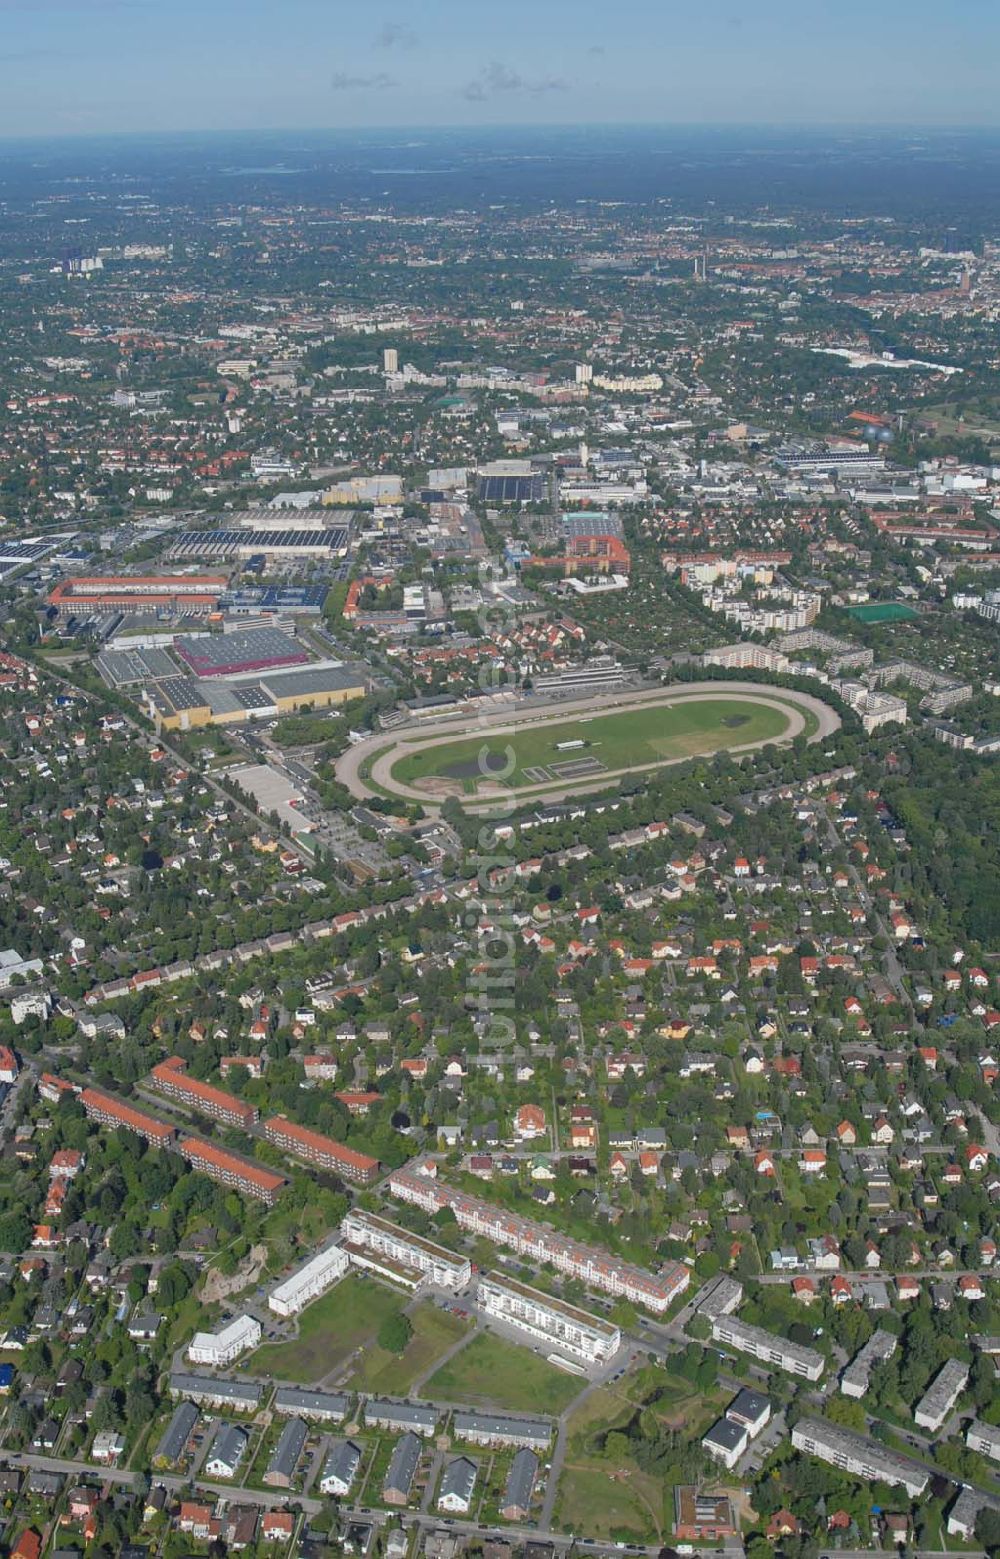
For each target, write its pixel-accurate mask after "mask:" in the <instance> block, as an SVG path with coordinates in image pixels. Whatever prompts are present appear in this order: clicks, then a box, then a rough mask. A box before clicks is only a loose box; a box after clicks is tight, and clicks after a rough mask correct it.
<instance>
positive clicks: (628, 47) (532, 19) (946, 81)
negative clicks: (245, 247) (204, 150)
mask: <svg viewBox="0 0 1000 1559" xmlns="http://www.w3.org/2000/svg"><path fill="white" fill-rule="evenodd" d="M0 14H2V16H3V18H4V21H5V24H6V25H5V29H4V37H3V42H2V44H0V136H4V137H10V136H39V135H81V134H88V133H90V134H105V133H139V132H143V131H153V132H155V131H168V132H169V131H179V130H207V131H211V130H218V131H227V130H242V129H246V130H264V129H300V128H301V129H324V128H329V129H350V128H358V129H374V128H379V127H387V128H390V127H394V126H398V127H413V128H420V127H426V128H430V127H434V126H452V125H455V126H461V125H469V126H486V125H491V124H497V125H518V124H524V125H529V124H539V125H546V124H548V125H553V124H566V123H575V124H581V123H595V124H599V123H613V124H629V123H645V124H720V125H724V124H764V123H766V124H772V125H782V124H784V125H790V126H792V125H796V124H802V125H826V124H829V125H844V126H847V125H857V124H869V125H873V126H874V125H880V124H882V125H887V126H900V127H903V126H913V127H922V126H926V127H928V128H931V127H934V126H970V127H976V126H979V127H991V126H996V125H998V124H1000V110H998V108H997V99H996V90H995V84H994V79H993V78H994V75H995V61H996V58H997V57H998V53H1000V11H998V9H997V8H996V7H994V6H990V5H988V4H987V3H986V0H953V3H952V4H951V6H948V7H943V6H939V5H932V4H930V3H929V0H909V3H904V0H881V3H880V4H878V5H875V6H873V5H871V4H870V3H866V4H862V3H860V0H841V3H840V4H838V5H836V6H833V5H828V6H822V7H821V6H819V5H817V4H816V3H815V0H813V3H812V4H810V3H809V0H806V3H805V4H803V3H801V0H757V3H756V4H755V5H753V6H750V5H747V4H746V0H698V3H697V4H693V3H692V4H683V5H682V4H680V3H677V0H617V3H616V4H614V5H611V6H609V5H607V4H604V3H601V4H598V3H597V0H506V3H505V4H504V5H503V6H489V7H487V6H481V7H477V6H475V5H471V6H470V5H469V4H468V0H424V3H423V4H421V5H417V4H416V3H406V0H381V3H379V0H376V3H375V4H373V5H371V6H358V5H357V4H355V3H354V0H282V3H281V4H280V5H279V4H278V3H277V0H200V3H195V0H171V4H170V5H169V6H165V5H163V4H162V3H155V0H0Z"/></svg>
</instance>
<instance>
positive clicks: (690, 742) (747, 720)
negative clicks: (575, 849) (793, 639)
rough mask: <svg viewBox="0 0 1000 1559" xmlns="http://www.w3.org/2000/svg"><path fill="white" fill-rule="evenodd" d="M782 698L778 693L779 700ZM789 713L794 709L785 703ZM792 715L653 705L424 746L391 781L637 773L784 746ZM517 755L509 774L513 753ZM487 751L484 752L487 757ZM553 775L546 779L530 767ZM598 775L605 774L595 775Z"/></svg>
mask: <svg viewBox="0 0 1000 1559" xmlns="http://www.w3.org/2000/svg"><path fill="white" fill-rule="evenodd" d="M768 696H769V697H770V696H774V697H777V698H779V699H780V697H781V693H780V689H778V690H777V691H776V693H775V694H774V695H771V694H770V693H769V694H768ZM786 707H787V708H788V710H789V712H790V710H791V706H790V705H789V706H786ZM788 723H789V715H788V713H786V712H785V708H781V709H777V708H774V707H772V706H769V705H767V704H762V703H758V702H757V701H756V700H754V699H753V698H752V697H749V696H748V697H745V698H743V697H732V698H703V697H697V696H692V697H689V698H684V697H682V696H681V695H677V701H676V702H674V703H670V704H656V705H648V706H644V707H640V708H636V709H630V710H626V711H622V712H621V713H619V714H606V715H594V716H591V717H587V716H583V717H581V718H579V719H576V720H565V721H561V722H560V723H559V724H558V725H548V724H546V723H543V722H540V723H538V724H536V725H533V726H532V725H527V726H525V728H524V729H523V730H521V731H514V732H508V733H507V734H505V735H504V734H498V735H496V736H493V737H492V738H490V739H488V740H487V739H486V738H485V737H480V736H476V737H462V738H460V739H458V740H456V741H454V742H445V743H442V744H441V745H440V746H437V747H428V746H426V745H424V746H420V747H416V748H414V749H413V750H412V751H410V752H406V753H404V754H403V755H402V756H401V757H400V758H399V759H398V760H397V761H396V763H395V764H394V766H393V770H392V776H393V779H395V780H398V781H399V783H400V784H403V785H414V784H419V782H420V781H422V780H428V779H451V780H454V781H457V782H460V783H461V784H462V785H463V788H466V789H467V790H469V791H473V790H474V789H475V787H476V786H477V785H478V783H479V781H480V780H481V779H483V778H484V777H488V775H485V776H484V766H485V768H486V769H487V770H488V771H492V773H494V774H500V775H502V778H503V782H504V783H505V784H509V785H511V786H512V787H513V788H515V789H516V788H518V787H520V786H523V785H531V784H542V783H549V784H553V783H557V782H558V781H559V780H560V779H565V780H571V779H585V778H587V777H588V775H587V773H586V772H584V771H583V769H582V767H581V768H580V770H579V771H578V772H573V769H572V767H570V768H569V769H567V768H565V767H563V772H562V773H559V772H557V768H554V767H553V766H557V767H558V766H567V765H569V766H573V765H579V764H581V760H597V762H599V763H600V764H601V765H602V767H603V769H604V770H616V769H627V768H637V767H640V766H642V765H644V764H655V763H663V762H669V761H670V760H672V759H681V758H692V757H696V756H698V755H699V754H702V753H709V752H716V751H718V750H719V749H720V748H726V747H743V746H746V745H747V744H748V743H750V742H760V741H779V740H780V739H781V738H782V737H783V736H784V735H785V733H786V731H787V729H788ZM566 742H582V743H583V744H584V745H583V746H581V747H572V748H569V749H564V750H562V751H560V744H561V743H566ZM508 745H509V746H510V747H511V748H512V749H513V752H514V754H515V757H516V764H515V767H514V769H513V770H512V771H511V772H510V773H507V772H506V763H507V748H508ZM484 750H485V753H486V755H484ZM538 769H546V770H548V777H547V778H546V776H545V775H540V774H537V773H527V772H526V771H527V770H538ZM594 773H595V776H599V773H600V770H596V769H595V770H594Z"/></svg>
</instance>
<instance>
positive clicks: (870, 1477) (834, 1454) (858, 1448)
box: [792, 1418, 930, 1499]
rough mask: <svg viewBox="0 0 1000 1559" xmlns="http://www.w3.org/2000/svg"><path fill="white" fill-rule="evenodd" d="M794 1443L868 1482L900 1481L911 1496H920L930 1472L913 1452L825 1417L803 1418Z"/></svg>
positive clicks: (898, 1482)
mask: <svg viewBox="0 0 1000 1559" xmlns="http://www.w3.org/2000/svg"><path fill="white" fill-rule="evenodd" d="M792 1445H793V1446H794V1447H795V1449H796V1450H797V1451H805V1452H806V1454H807V1455H808V1456H818V1457H819V1459H820V1461H821V1462H827V1463H828V1464H829V1465H830V1466H831V1467H839V1468H840V1470H841V1471H842V1472H847V1473H850V1474H851V1476H852V1477H854V1478H861V1479H863V1481H864V1482H866V1483H890V1484H893V1485H896V1484H899V1485H900V1486H901V1487H902V1488H904V1489H905V1490H906V1492H907V1494H909V1496H910V1498H911V1499H919V1497H920V1495H921V1494H922V1493H923V1492H924V1489H925V1488H926V1487H927V1484H928V1481H929V1479H930V1474H929V1473H928V1472H926V1471H925V1470H924V1468H923V1467H921V1465H920V1463H919V1462H915V1461H913V1460H911V1458H910V1457H909V1456H900V1455H899V1453H898V1452H897V1451H890V1450H889V1449H888V1448H887V1447H886V1446H884V1445H878V1444H877V1443H876V1442H875V1441H874V1440H869V1439H868V1437H867V1435H860V1434H855V1433H854V1431H853V1430H851V1429H842V1428H841V1427H840V1425H839V1424H831V1423H828V1422H827V1421H826V1419H823V1418H800V1419H799V1422H798V1423H797V1424H796V1425H795V1427H794V1429H793V1430H792Z"/></svg>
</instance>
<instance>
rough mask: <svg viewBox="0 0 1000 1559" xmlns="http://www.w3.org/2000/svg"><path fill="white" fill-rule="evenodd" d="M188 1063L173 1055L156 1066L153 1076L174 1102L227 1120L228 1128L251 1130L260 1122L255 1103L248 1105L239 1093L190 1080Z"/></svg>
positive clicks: (159, 1086) (194, 1079)
mask: <svg viewBox="0 0 1000 1559" xmlns="http://www.w3.org/2000/svg"><path fill="white" fill-rule="evenodd" d="M186 1069H187V1062H186V1061H184V1060H183V1059H182V1058H181V1057H180V1056H171V1057H170V1059H169V1060H168V1061H161V1062H160V1063H159V1064H158V1065H157V1066H154V1067H153V1070H152V1072H151V1074H150V1075H151V1077H152V1079H153V1082H154V1083H155V1084H156V1086H157V1088H161V1089H162V1090H163V1092H164V1093H165V1094H166V1095H167V1096H168V1098H170V1099H176V1100H178V1102H180V1103H182V1104H187V1105H190V1106H191V1108H192V1109H195V1110H199V1111H200V1112H201V1114H202V1115H211V1116H212V1117H213V1119H215V1120H218V1121H224V1122H225V1124H226V1125H227V1126H239V1127H241V1128H242V1129H243V1130H244V1131H248V1130H249V1129H250V1127H251V1126H253V1125H254V1124H255V1122H256V1120H257V1115H258V1112H257V1111H256V1110H255V1109H254V1107H253V1105H251V1104H244V1103H243V1101H242V1100H241V1099H237V1097H236V1095H235V1094H232V1093H227V1092H226V1090H225V1089H224V1088H214V1087H213V1086H212V1084H211V1083H201V1082H199V1081H198V1079H197V1078H195V1077H188V1075H187V1070H186Z"/></svg>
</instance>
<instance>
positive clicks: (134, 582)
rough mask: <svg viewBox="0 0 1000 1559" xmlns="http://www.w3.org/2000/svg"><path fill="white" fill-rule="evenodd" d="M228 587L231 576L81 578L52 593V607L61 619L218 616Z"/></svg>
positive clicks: (66, 582)
mask: <svg viewBox="0 0 1000 1559" xmlns="http://www.w3.org/2000/svg"><path fill="white" fill-rule="evenodd" d="M228 584H229V576H228V575H227V574H151V575H138V574H136V575H130V574H97V575H87V574H80V575H77V576H76V577H75V578H73V579H61V580H60V581H59V583H58V584H57V585H56V587H55V589H54V590H52V591H50V593H49V606H51V607H54V608H55V610H56V611H57V612H58V614H59V615H60V617H71V616H78V617H79V616H87V617H94V616H99V615H100V614H102V613H107V612H126V613H133V612H155V611H163V612H171V613H174V614H176V615H182V614H184V613H189V614H190V613H205V612H214V611H215V608H216V606H217V605H218V600H219V597H220V595H221V594H222V592H223V591H224V590H225V588H226V586H227V585H228Z"/></svg>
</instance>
